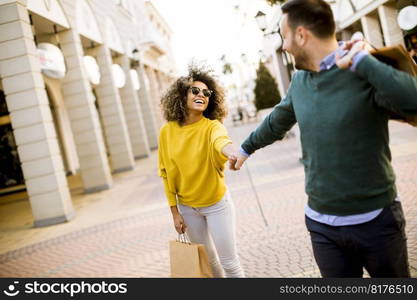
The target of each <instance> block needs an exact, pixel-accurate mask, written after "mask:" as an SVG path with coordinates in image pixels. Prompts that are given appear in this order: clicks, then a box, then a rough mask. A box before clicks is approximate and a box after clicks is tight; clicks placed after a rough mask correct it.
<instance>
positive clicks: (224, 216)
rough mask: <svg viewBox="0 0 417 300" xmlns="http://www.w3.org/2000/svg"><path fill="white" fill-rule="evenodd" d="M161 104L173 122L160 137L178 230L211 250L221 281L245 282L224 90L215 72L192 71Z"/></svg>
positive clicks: (161, 158)
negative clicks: (229, 172) (228, 174)
mask: <svg viewBox="0 0 417 300" xmlns="http://www.w3.org/2000/svg"><path fill="white" fill-rule="evenodd" d="M161 105H162V110H163V113H164V118H165V119H166V121H167V123H166V124H165V125H164V126H163V127H162V128H161V131H160V135H159V150H158V154H159V169H158V172H159V176H161V177H162V178H163V181H164V187H165V194H166V196H167V198H168V203H169V205H170V207H171V212H172V217H173V220H174V225H175V229H176V231H177V232H178V233H179V234H181V233H184V232H187V234H188V236H189V237H190V240H191V241H192V242H194V243H199V244H204V245H205V247H206V250H207V253H208V256H209V259H210V265H211V268H212V270H213V275H214V276H215V277H224V275H226V277H244V272H243V270H242V267H241V266H240V262H239V258H238V255H237V251H236V243H235V214H234V206H233V202H232V199H231V197H230V193H229V192H228V191H227V188H226V185H225V182H224V173H223V171H224V164H225V163H226V161H227V160H228V157H230V156H232V155H233V153H235V148H234V146H233V145H232V141H231V140H230V138H229V137H228V134H227V131H226V128H225V127H224V126H223V124H222V123H221V122H222V120H223V118H224V117H225V116H226V109H225V106H224V91H223V89H222V88H221V87H220V86H219V84H218V83H217V82H216V80H215V79H214V78H213V77H212V75H211V71H207V70H204V69H202V68H198V67H196V66H191V67H190V68H189V74H188V76H185V77H180V78H179V79H178V80H177V81H175V82H174V83H173V84H172V85H171V87H170V88H169V90H168V92H167V93H166V94H165V95H164V97H163V98H162V100H161ZM216 249H217V251H216ZM217 256H218V257H217ZM218 258H219V259H220V263H219V259H218ZM224 273H225V274H224Z"/></svg>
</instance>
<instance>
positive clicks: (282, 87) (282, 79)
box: [272, 50, 290, 97]
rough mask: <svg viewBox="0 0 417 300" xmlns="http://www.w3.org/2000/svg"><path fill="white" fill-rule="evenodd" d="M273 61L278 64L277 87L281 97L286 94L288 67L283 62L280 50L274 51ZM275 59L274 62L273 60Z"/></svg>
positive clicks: (288, 79) (288, 83)
mask: <svg viewBox="0 0 417 300" xmlns="http://www.w3.org/2000/svg"><path fill="white" fill-rule="evenodd" d="M272 55H273V56H274V61H273V63H274V64H276V66H278V74H279V75H278V78H277V79H278V80H277V81H278V88H279V93H280V95H281V97H284V96H285V95H286V94H287V90H288V87H289V85H290V78H289V75H288V68H287V66H286V65H285V64H284V61H283V57H282V52H281V51H280V50H277V51H275V54H272ZM275 61H276V62H275Z"/></svg>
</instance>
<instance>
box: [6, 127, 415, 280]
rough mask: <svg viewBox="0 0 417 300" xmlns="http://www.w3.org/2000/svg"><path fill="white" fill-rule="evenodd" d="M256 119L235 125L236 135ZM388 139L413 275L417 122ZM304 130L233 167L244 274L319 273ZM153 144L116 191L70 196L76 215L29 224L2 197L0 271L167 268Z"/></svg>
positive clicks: (169, 234)
mask: <svg viewBox="0 0 417 300" xmlns="http://www.w3.org/2000/svg"><path fill="white" fill-rule="evenodd" d="M255 126H256V124H255V123H250V124H244V125H241V126H238V127H233V126H229V132H230V134H231V136H232V137H233V139H234V140H235V141H236V142H241V141H242V139H243V138H244V137H245V136H246V135H247V134H248V133H249V132H250V130H251V129H253V128H255ZM390 130H391V148H392V151H393V164H394V168H395V171H396V174H397V184H398V188H399V191H400V195H401V200H402V203H403V207H404V210H405V214H406V219H407V226H406V230H407V235H408V247H409V256H410V264H411V270H412V275H413V277H417V205H416V204H417V130H416V128H412V127H411V126H408V125H406V124H402V123H398V122H391V124H390ZM299 151H300V150H299V145H298V139H297V138H294V137H289V138H287V139H285V140H283V141H281V142H277V143H275V144H273V145H271V146H269V147H267V148H265V149H263V150H260V151H258V152H257V153H256V155H254V156H253V157H251V158H250V160H248V162H247V164H246V165H245V167H244V168H243V169H242V170H241V171H240V172H230V171H227V173H226V178H227V182H228V186H229V188H230V191H231V193H232V196H233V198H234V202H235V205H236V213H237V240H238V250H239V255H240V258H241V261H242V264H243V267H244V269H245V271H246V274H247V276H248V277H320V274H319V272H318V269H317V266H316V264H315V262H314V258H313V256H312V251H311V246H310V241H309V236H308V233H307V230H306V228H305V225H304V214H303V209H304V205H305V203H306V195H305V194H304V172H303V168H302V166H301V164H300V163H299V161H298V158H299V156H300V153H299ZM155 154H156V153H153V154H152V156H151V157H150V158H148V159H143V160H139V161H137V165H136V168H135V170H133V171H130V172H125V173H121V174H116V175H115V177H114V186H113V188H112V189H111V190H108V191H103V192H100V193H97V194H92V195H81V194H76V195H74V196H73V201H74V206H75V208H76V210H77V216H76V217H75V219H74V220H72V221H71V222H68V223H65V224H59V225H55V226H50V227H46V228H32V221H33V220H32V217H31V215H30V206H29V203H28V201H17V202H11V203H1V202H0V277H168V276H169V257H168V241H169V240H170V239H174V238H176V233H175V230H174V228H173V225H172V221H171V216H170V212H169V209H168V207H167V204H166V200H165V198H164V195H163V190H162V184H161V181H160V179H159V178H158V177H157V176H156V167H155V166H156V155H155Z"/></svg>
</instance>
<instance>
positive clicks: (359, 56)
mask: <svg viewBox="0 0 417 300" xmlns="http://www.w3.org/2000/svg"><path fill="white" fill-rule="evenodd" d="M367 55H369V52H368V51H366V50H361V51H359V52H358V53H356V54H355V55H354V56H353V58H352V66H351V67H350V70H351V71H352V72H355V71H356V68H357V66H358V64H359V63H360V62H361V61H362V59H363V58H364V57H365V56H367Z"/></svg>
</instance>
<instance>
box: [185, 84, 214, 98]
mask: <svg viewBox="0 0 417 300" xmlns="http://www.w3.org/2000/svg"><path fill="white" fill-rule="evenodd" d="M190 90H191V93H193V95H196V96H197V95H198V94H199V93H200V91H202V92H203V95H204V97H207V98H210V96H211V95H212V94H213V91H212V90H209V89H200V88H199V87H196V86H192V87H190Z"/></svg>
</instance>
